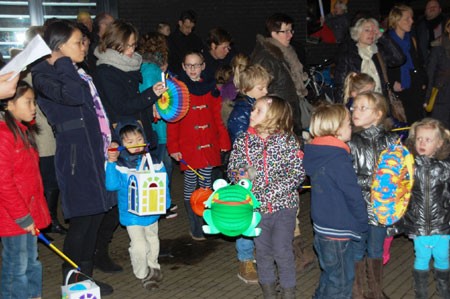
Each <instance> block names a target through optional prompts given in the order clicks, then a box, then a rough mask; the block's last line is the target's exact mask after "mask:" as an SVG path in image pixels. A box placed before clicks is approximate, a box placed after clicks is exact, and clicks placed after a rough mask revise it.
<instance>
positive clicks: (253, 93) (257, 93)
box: [245, 82, 267, 99]
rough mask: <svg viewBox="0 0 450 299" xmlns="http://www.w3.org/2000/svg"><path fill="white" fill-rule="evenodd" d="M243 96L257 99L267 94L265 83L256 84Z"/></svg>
mask: <svg viewBox="0 0 450 299" xmlns="http://www.w3.org/2000/svg"><path fill="white" fill-rule="evenodd" d="M245 94H246V95H248V96H249V97H251V98H254V99H259V98H260V97H263V96H265V95H266V94H267V83H266V82H257V83H256V85H255V86H254V87H253V88H252V89H250V90H249V91H247V92H246V93H245Z"/></svg>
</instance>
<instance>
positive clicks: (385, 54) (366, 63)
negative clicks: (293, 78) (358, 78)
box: [334, 18, 405, 98]
mask: <svg viewBox="0 0 450 299" xmlns="http://www.w3.org/2000/svg"><path fill="white" fill-rule="evenodd" d="M350 36H351V39H349V40H348V41H347V42H344V43H342V46H341V47H340V51H339V53H338V55H337V57H336V68H335V73H334V82H335V86H336V91H337V92H338V97H337V98H343V97H342V95H343V86H344V82H345V78H346V77H347V75H348V74H349V73H350V72H356V73H366V74H368V75H370V76H371V77H372V78H373V79H374V80H375V91H376V92H381V93H383V94H384V95H385V96H387V89H386V83H385V80H384V77H383V71H382V64H384V65H385V66H387V67H397V66H400V65H402V64H403V63H404V62H405V56H404V55H403V53H402V51H401V49H400V48H399V47H398V45H397V44H395V43H394V41H393V40H392V39H389V38H388V37H387V36H386V35H383V34H382V33H381V31H380V28H379V25H378V22H377V21H376V20H375V19H373V18H360V19H359V20H358V21H356V23H355V25H354V26H353V27H352V28H350Z"/></svg>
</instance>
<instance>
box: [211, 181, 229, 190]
mask: <svg viewBox="0 0 450 299" xmlns="http://www.w3.org/2000/svg"><path fill="white" fill-rule="evenodd" d="M226 186H228V184H227V181H225V180H223V179H218V180H216V181H215V182H214V184H213V189H214V190H215V191H217V190H219V189H220V188H223V187H226Z"/></svg>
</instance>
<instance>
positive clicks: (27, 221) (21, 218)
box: [0, 121, 50, 237]
mask: <svg viewBox="0 0 450 299" xmlns="http://www.w3.org/2000/svg"><path fill="white" fill-rule="evenodd" d="M17 125H18V126H19V128H20V129H21V130H22V131H23V132H25V131H26V130H27V128H26V127H25V126H24V125H23V124H21V123H17ZM0 140H1V141H2V142H0V169H1V170H2V171H0V181H1V182H2V183H1V184H0V237H9V236H17V235H24V234H27V232H26V231H25V230H24V228H25V227H27V226H29V225H31V224H32V223H33V222H34V224H35V226H36V227H37V228H39V229H43V228H46V227H47V226H48V225H49V224H50V213H49V211H48V207H47V202H46V200H45V197H44V187H43V186H42V179H41V174H40V172H39V155H38V153H37V151H36V150H35V149H33V148H26V146H25V144H24V143H23V141H22V139H21V138H19V137H17V138H16V137H14V135H13V133H12V132H11V130H10V129H9V128H8V126H7V125H6V123H5V122H4V121H0Z"/></svg>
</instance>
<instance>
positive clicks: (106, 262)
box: [94, 245, 123, 273]
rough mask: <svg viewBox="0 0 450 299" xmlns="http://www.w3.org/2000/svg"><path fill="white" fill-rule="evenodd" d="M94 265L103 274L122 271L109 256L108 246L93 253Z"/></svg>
mask: <svg viewBox="0 0 450 299" xmlns="http://www.w3.org/2000/svg"><path fill="white" fill-rule="evenodd" d="M94 265H95V267H96V268H97V269H99V270H100V271H102V272H105V273H119V272H122V271H123V268H122V266H120V265H118V264H116V263H115V262H114V261H113V260H112V259H111V257H110V256H109V245H106V247H105V248H99V249H97V250H96V251H95V255H94Z"/></svg>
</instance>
